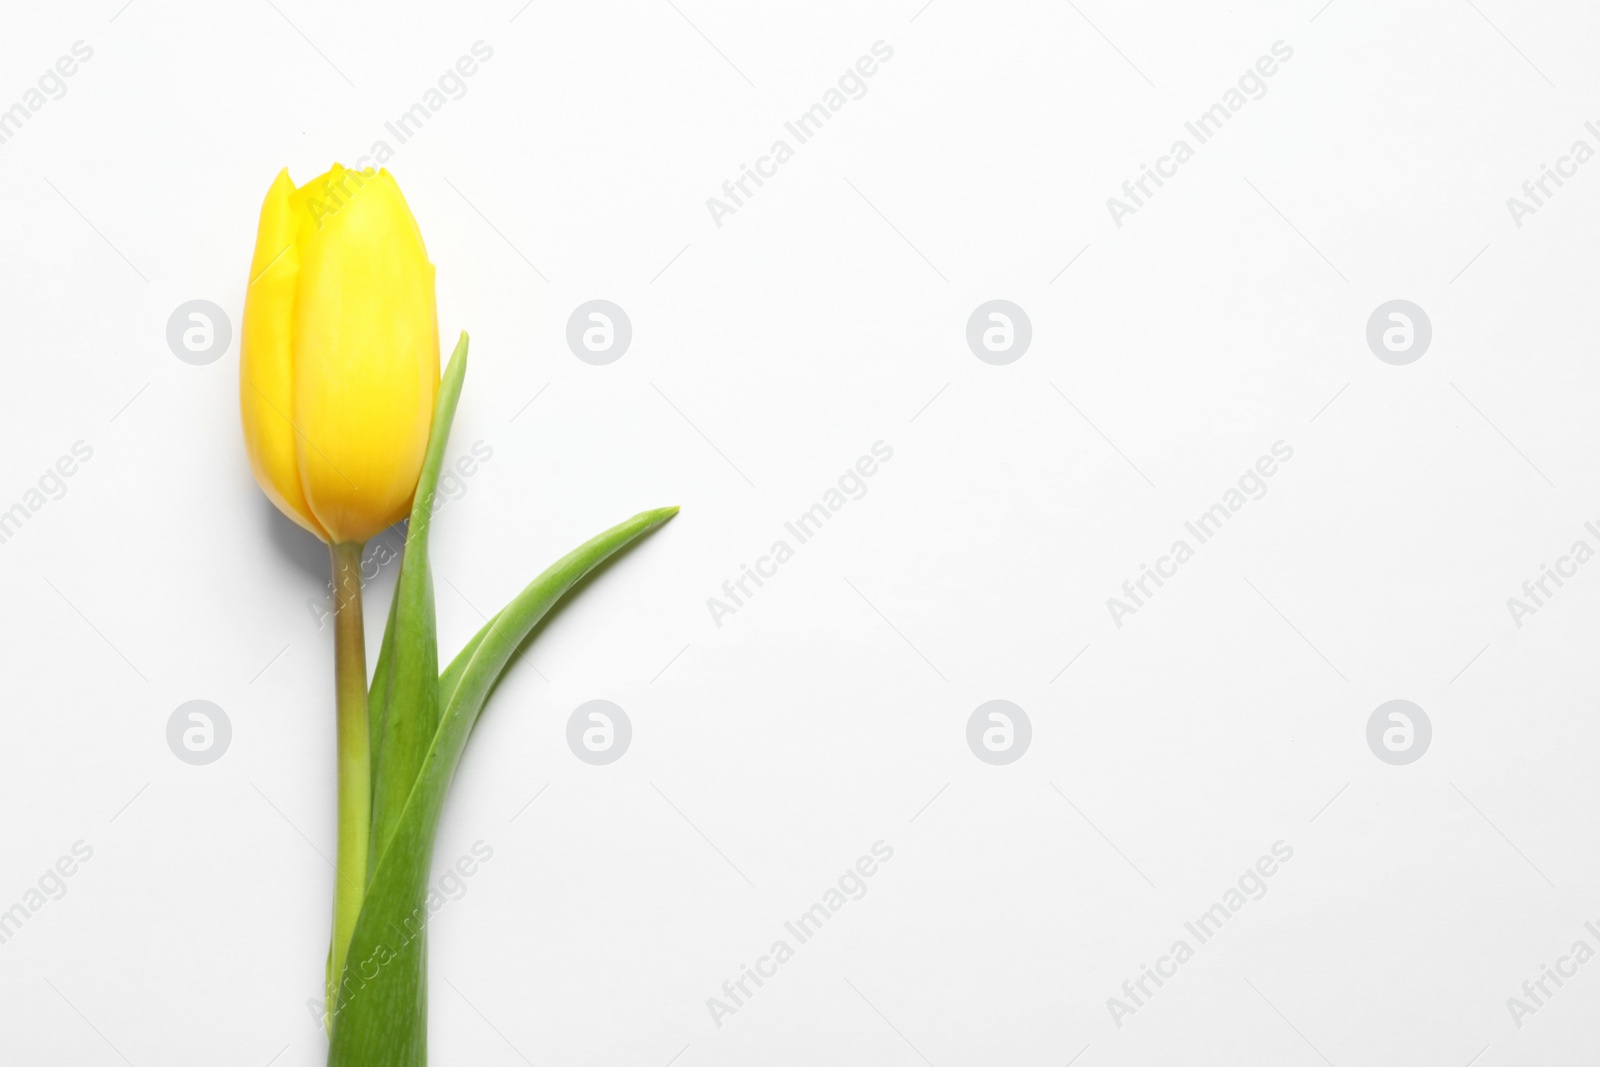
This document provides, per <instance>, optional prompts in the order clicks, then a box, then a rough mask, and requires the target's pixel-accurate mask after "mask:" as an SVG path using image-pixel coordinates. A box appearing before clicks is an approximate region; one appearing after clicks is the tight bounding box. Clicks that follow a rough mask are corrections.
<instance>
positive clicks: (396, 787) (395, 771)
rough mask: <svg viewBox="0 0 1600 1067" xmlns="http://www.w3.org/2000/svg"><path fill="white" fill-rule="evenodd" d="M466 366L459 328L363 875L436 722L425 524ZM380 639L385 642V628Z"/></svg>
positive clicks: (413, 547)
mask: <svg viewBox="0 0 1600 1067" xmlns="http://www.w3.org/2000/svg"><path fill="white" fill-rule="evenodd" d="M466 373H467V335H466V333H465V331H463V332H462V334H461V340H460V341H458V342H457V343H456V350H455V352H454V353H453V354H452V355H451V356H450V363H449V365H447V366H446V367H445V371H444V377H443V378H442V379H441V380H440V382H439V394H438V398H437V400H436V401H435V402H434V410H433V429H432V431H431V432H430V433H429V435H428V451H427V454H426V455H425V456H424V457H423V461H422V473H421V475H420V476H419V477H418V479H417V491H416V495H415V496H414V497H413V499H412V504H411V522H410V524H409V525H408V527H407V529H406V550H405V558H404V559H403V560H402V561H401V563H400V577H399V579H398V581H397V582H396V583H395V591H394V605H393V608H392V614H391V629H390V633H391V634H392V636H393V646H394V647H393V649H392V650H391V654H390V657H389V660H388V663H387V666H388V680H387V681H388V691H387V693H386V694H385V698H384V700H383V722H382V724H381V729H382V735H381V737H379V739H378V744H377V745H376V746H375V747H374V748H373V750H372V761H373V764H372V835H371V838H370V841H371V852H370V856H371V859H370V860H369V862H368V864H367V872H368V880H369V881H370V880H371V876H372V874H373V873H374V872H375V871H376V869H377V866H378V857H380V856H382V855H383V850H384V847H385V846H386V845H387V844H388V842H389V837H390V835H391V834H393V833H394V828H395V825H396V824H397V823H398V822H399V821H400V813H401V811H402V809H403V808H404V806H405V801H406V797H407V796H408V795H409V794H410V792H411V787H412V784H413V783H415V782H416V780H417V772H418V770H420V769H421V767H422V760H423V757H424V756H426V754H427V751H428V744H429V743H430V742H431V741H432V740H433V734H434V731H435V730H436V729H438V726H439V706H440V705H439V698H438V686H439V644H438V639H437V637H436V627H435V624H434V610H433V574H432V572H431V571H430V570H429V567H428V532H429V529H430V527H431V525H432V518H433V506H434V491H435V487H436V486H437V485H438V482H439V471H440V469H441V468H442V467H443V465H444V451H445V446H446V445H447V444H448V443H449V440H450V424H451V423H452V422H453V421H454V419H455V414H456V403H457V401H459V400H460V398H461V383H462V381H463V379H464V378H465V377H466ZM384 641H385V644H388V643H389V637H388V636H386V637H385V639H384Z"/></svg>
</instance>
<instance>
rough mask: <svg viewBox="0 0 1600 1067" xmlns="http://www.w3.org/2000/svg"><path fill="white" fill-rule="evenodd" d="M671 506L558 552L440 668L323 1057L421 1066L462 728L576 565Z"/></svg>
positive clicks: (581, 570)
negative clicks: (433, 868) (430, 930)
mask: <svg viewBox="0 0 1600 1067" xmlns="http://www.w3.org/2000/svg"><path fill="white" fill-rule="evenodd" d="M677 512H678V509H677V508H660V509H658V510H655V511H646V512H644V513H642V514H639V515H636V516H634V517H633V518H631V519H629V520H628V521H627V522H624V523H621V524H620V525H617V526H614V527H612V528H611V529H609V530H607V531H606V532H605V533H603V534H601V535H600V536H598V537H595V538H593V539H592V540H589V541H587V542H585V543H584V544H582V545H580V546H579V547H578V548H576V549H574V550H573V551H571V552H569V553H567V555H565V556H563V557H562V558H561V559H559V560H557V561H556V563H555V564H554V565H552V566H551V567H550V568H549V569H548V570H546V571H545V572H544V573H543V574H541V575H540V576H539V577H538V578H535V579H534V580H533V581H532V582H531V583H529V584H528V586H527V588H525V589H524V590H523V591H522V592H521V593H519V594H518V595H517V596H516V598H515V599H513V600H512V601H511V603H510V604H508V605H506V607H505V608H504V609H503V610H502V611H501V612H500V613H499V614H498V615H496V616H495V617H494V618H493V619H492V620H491V621H490V622H489V623H488V624H487V625H485V626H484V628H483V629H482V630H480V631H479V632H478V634H477V636H475V637H474V638H473V639H472V641H471V642H469V643H468V644H467V647H466V648H464V649H463V650H462V652H461V654H460V655H458V656H457V657H456V659H455V662H453V663H452V664H451V665H450V666H449V667H448V668H447V669H446V670H445V674H444V677H443V678H441V679H440V683H439V684H440V690H441V692H442V693H448V694H449V696H448V697H447V699H446V700H445V701H444V712H443V717H442V718H441V719H440V722H439V728H438V730H437V732H436V733H435V734H434V737H433V741H432V743H431V744H430V745H429V747H428V752H427V755H426V757H425V758H424V760H423V764H422V770H421V773H420V774H419V775H418V776H417V781H416V784H415V786H413V788H412V790H411V794H410V796H409V797H408V798H407V799H406V804H405V809H404V811H403V812H402V813H401V815H400V819H399V822H398V823H397V824H396V826H395V829H394V833H393V835H392V836H391V837H390V839H389V844H388V847H387V849H386V850H385V851H384V852H383V854H382V857H381V858H380V859H379V861H378V865H377V869H376V870H375V871H374V872H373V875H372V879H371V882H370V884H369V886H368V889H367V897H366V902H365V903H364V904H363V905H362V909H361V917H360V918H359V919H358V920H357V921H356V929H355V935H354V937H352V938H351V941H350V952H349V956H348V959H347V962H346V965H345V973H344V980H343V982H342V985H341V991H340V994H341V997H340V1003H339V1005H338V1009H337V1011H336V1013H335V1019H334V1024H333V1037H332V1045H331V1047H330V1049H329V1052H328V1065H329V1067H379V1065H381V1067H425V1064H426V1063H427V1026H428V989H427V972H426V963H427V938H426V925H427V918H428V913H427V906H426V898H427V888H428V875H429V867H430V864H431V862H432V858H433V841H434V835H435V833H436V832H437V830H438V826H439V816H440V813H441V812H442V811H443V809H444V799H445V793H446V791H447V790H448V789H449V787H450V781H451V779H452V778H453V777H454V775H455V770H456V766H457V764H458V763H459V762H460V760H461V753H462V751H463V750H464V749H465V748H466V743H467V737H468V736H469V735H470V734H471V732H472V727H473V725H474V724H475V723H476V722H477V720H478V714H479V712H480V711H482V709H483V705H484V701H485V700H486V699H487V697H488V695H489V692H490V690H491V689H492V688H493V687H494V684H495V682H496V681H497V680H498V679H499V677H500V674H501V672H502V671H503V670H504V669H505V667H506V664H507V663H509V662H510V660H511V657H512V655H513V654H514V653H515V652H516V650H517V648H518V646H520V645H521V644H522V642H523V641H524V640H525V639H526V638H527V636H528V634H529V633H531V632H532V630H533V628H534V627H535V626H536V625H537V624H538V623H539V620H541V619H543V618H544V617H545V615H546V614H547V613H548V612H549V610H550V609H551V608H552V607H553V606H554V605H555V604H556V602H557V601H559V600H560V599H561V597H562V596H564V595H565V594H566V593H567V591H568V590H570V589H571V588H572V587H573V586H574V585H576V584H577V583H578V582H579V581H581V580H582V579H583V578H584V576H585V575H587V574H589V573H590V572H591V571H593V570H594V569H595V568H596V567H598V566H600V565H601V564H602V563H604V562H605V561H606V560H608V559H610V558H611V557H612V556H614V555H616V554H617V553H618V552H620V551H622V550H623V549H624V548H626V547H627V546H628V545H629V544H632V543H633V542H634V541H635V540H637V539H638V538H640V537H642V536H643V535H644V534H646V533H648V532H650V531H651V530H653V529H655V528H656V527H658V526H660V525H661V524H662V523H664V522H666V521H667V520H668V519H670V518H672V516H673V515H675V514H677ZM407 556H408V558H409V556H410V551H409V550H408V551H407ZM451 682H453V683H454V684H453V685H452V684H450V683H451Z"/></svg>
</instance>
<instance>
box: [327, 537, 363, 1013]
mask: <svg viewBox="0 0 1600 1067" xmlns="http://www.w3.org/2000/svg"><path fill="white" fill-rule="evenodd" d="M330 547H331V549H332V556H333V598H334V615H333V642H334V659H333V679H334V689H335V691H336V693H337V695H338V704H339V726H338V734H339V861H338V870H337V872H336V877H335V879H334V885H333V943H332V946H331V948H330V950H329V959H328V989H327V997H328V1014H329V1017H330V1021H331V1017H332V1015H333V1012H334V1008H335V1006H336V1004H337V1002H338V991H339V981H340V979H341V977H342V976H343V974H344V958H345V953H346V952H347V951H348V950H349V948H350V935H351V934H353V933H354V932H355V928H356V918H357V917H358V916H359V915H360V914H361V901H362V897H363V894H364V891H365V886H366V884H367V847H368V844H367V835H368V833H369V832H370V830H371V826H372V755H371V739H370V736H369V734H368V730H367V644H366V634H365V631H364V629H363V627H362V624H361V548H362V546H361V545H359V544H354V543H346V544H342V545H332V546H330Z"/></svg>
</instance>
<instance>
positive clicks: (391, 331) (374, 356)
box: [291, 166, 439, 542]
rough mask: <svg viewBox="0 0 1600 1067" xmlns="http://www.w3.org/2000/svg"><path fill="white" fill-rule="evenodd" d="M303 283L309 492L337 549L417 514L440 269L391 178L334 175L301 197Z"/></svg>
mask: <svg viewBox="0 0 1600 1067" xmlns="http://www.w3.org/2000/svg"><path fill="white" fill-rule="evenodd" d="M291 200H292V201H294V202H295V203H297V204H300V205H303V207H301V208H300V210H299V211H297V212H296V215H297V216H298V218H297V222H298V230H299V236H298V240H297V250H298V253H299V276H298V279H297V285H296V289H295V298H294V306H293V322H294V326H293V331H292V336H293V348H294V351H293V358H292V360H291V364H292V375H293V391H292V392H293V404H294V407H293V411H294V416H295V421H296V424H297V426H298V429H299V431H300V440H299V444H298V452H299V461H300V467H299V469H300V485H301V487H302V488H303V489H304V493H305V500H306V503H307V504H308V505H309V507H310V510H311V513H312V514H313V515H314V516H315V517H316V520H317V522H318V523H319V524H320V525H321V527H322V528H323V529H324V530H326V531H327V533H328V535H329V536H330V537H331V538H332V539H333V540H334V541H335V542H344V541H365V540H367V539H369V538H370V537H372V536H373V535H374V534H376V533H379V532H380V531H382V530H383V529H384V528H385V527H387V526H389V525H390V524H392V523H394V522H397V521H399V520H400V519H401V518H403V517H404V516H405V514H406V512H407V510H408V509H409V508H410V504H411V496H412V494H413V492H415V490H416V485H417V476H418V475H419V474H420V472H421V470H422V458H423V453H424V452H425V451H426V449H427V443H428V428H429V424H430V423H431V421H432V418H433V400H434V393H435V391H436V390H437V388H438V384H439V331H438V324H437V321H436V317H435V310H434V270H433V265H432V264H431V263H429V262H428V254H427V250H426V249H425V248H424V247H423V244H422V234H421V232H420V231H419V230H418V228H417V223H416V220H415V219H414V218H413V217H412V215H411V209H410V208H409V207H408V206H407V205H406V202H405V198H404V197H403V196H401V194H400V189H399V186H397V185H396V184H395V182H394V179H393V178H391V177H390V176H389V173H388V172H387V171H380V172H378V173H376V174H374V173H372V172H371V171H370V170H369V171H366V172H364V173H363V172H357V171H349V170H345V169H344V168H343V167H339V166H335V167H334V168H333V169H332V170H330V171H329V172H328V173H327V174H325V175H323V176H321V177H320V178H317V179H314V180H313V181H311V182H308V183H307V184H306V185H305V186H303V187H302V188H301V189H299V190H297V191H296V192H295V194H294V195H293V197H292V198H291Z"/></svg>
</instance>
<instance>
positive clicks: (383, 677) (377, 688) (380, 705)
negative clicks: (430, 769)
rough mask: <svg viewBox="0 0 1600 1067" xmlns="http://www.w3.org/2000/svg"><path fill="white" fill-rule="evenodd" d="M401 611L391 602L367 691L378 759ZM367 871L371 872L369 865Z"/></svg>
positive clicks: (394, 600) (371, 746) (369, 726)
mask: <svg viewBox="0 0 1600 1067" xmlns="http://www.w3.org/2000/svg"><path fill="white" fill-rule="evenodd" d="M399 610H400V598H399V597H398V596H395V597H393V598H391V599H390V601H389V621H388V622H386V623H385V624H384V626H383V644H382V645H380V646H379V647H378V665H377V666H376V667H374V668H373V669H372V688H371V689H369V690H367V735H368V736H369V737H370V738H371V741H370V742H369V747H368V748H367V752H368V753H371V754H372V756H373V758H376V755H377V752H378V749H379V747H380V746H381V745H382V744H383V720H384V717H385V715H386V713H387V712H388V708H389V672H390V671H391V670H392V669H393V660H394V616H395V613H396V612H397V611H399ZM367 869H368V870H371V869H372V865H371V864H370V863H369V864H368V865H367Z"/></svg>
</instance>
